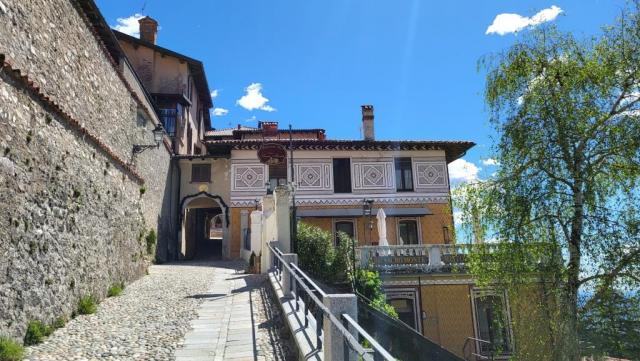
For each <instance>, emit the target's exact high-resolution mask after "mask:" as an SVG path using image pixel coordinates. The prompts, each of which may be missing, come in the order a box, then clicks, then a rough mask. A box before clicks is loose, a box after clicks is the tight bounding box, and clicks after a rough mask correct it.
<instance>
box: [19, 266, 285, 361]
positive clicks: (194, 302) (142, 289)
mask: <svg viewBox="0 0 640 361" xmlns="http://www.w3.org/2000/svg"><path fill="white" fill-rule="evenodd" d="M243 268H244V265H243V264H242V263H239V262H199V263H195V262H189V263H179V264H172V265H153V266H151V267H150V268H149V275H147V276H145V277H142V278H141V279H139V280H137V281H135V282H133V283H132V284H130V285H128V286H127V288H126V289H125V291H124V293H123V294H122V295H120V296H118V297H112V298H107V299H105V300H104V301H103V302H102V303H100V305H99V306H98V311H97V312H96V313H95V314H93V315H82V316H78V317H76V318H75V319H73V320H71V321H70V322H69V323H68V324H67V325H66V326H65V327H63V328H61V329H59V330H57V331H55V332H54V333H53V334H52V335H51V336H49V337H48V338H46V339H45V341H44V342H43V343H42V344H39V345H36V346H32V347H29V348H27V358H26V359H27V360H30V361H37V360H43V361H44V360H87V361H89V360H175V359H176V353H178V355H180V353H182V355H183V356H179V357H178V359H179V360H189V361H191V360H227V359H228V360H236V359H237V360H244V359H251V360H254V359H256V360H289V359H292V357H291V356H290V355H291V354H292V351H291V348H290V346H289V345H288V334H287V332H286V331H285V330H284V328H283V327H284V326H283V325H282V322H281V317H280V314H279V311H278V309H277V307H275V306H273V307H272V304H273V299H272V298H271V297H274V296H273V294H272V291H271V290H270V288H269V287H268V283H266V282H265V279H264V276H262V275H245V274H244V273H243V271H242V269H243ZM225 300H231V301H230V302H231V303H229V302H227V303H229V304H230V305H232V306H233V310H234V311H233V312H234V313H231V314H230V313H227V314H225V313H224V312H225V309H224V307H223V308H222V309H219V313H216V312H218V311H213V313H212V312H210V311H209V312H208V311H206V310H205V311H202V309H203V308H204V307H205V305H207V304H209V303H212V302H221V301H222V302H225ZM203 312H204V313H205V314H206V315H207V316H208V318H209V319H213V320H217V321H216V322H215V323H210V322H205V323H206V325H204V327H206V331H207V334H206V336H207V338H206V340H205V341H206V342H205V343H204V344H202V343H201V342H203V341H201V340H200V341H199V340H196V341H195V342H197V343H196V344H195V346H197V347H196V353H193V352H192V351H190V350H191V349H192V348H193V347H194V344H193V341H190V340H191V339H192V337H191V336H189V335H192V334H193V333H194V332H195V331H198V330H199V329H202V326H203V325H202V322H201V318H202V313H203ZM238 312H242V313H244V314H246V315H249V316H248V317H242V319H241V320H240V322H238V320H234V319H233V315H234V314H238ZM230 315H231V316H232V317H229V316H230ZM198 322H200V324H198ZM242 323H245V324H246V327H247V329H248V330H249V332H248V333H247V332H244V334H245V335H250V336H251V340H250V341H247V342H243V343H242V347H243V348H242V349H241V351H243V352H235V351H236V350H238V349H237V348H233V347H235V346H233V345H234V343H231V344H229V342H228V341H227V339H226V338H227V337H231V336H232V335H233V334H232V332H231V333H230V334H231V336H228V329H229V327H230V325H233V326H231V327H232V328H238V327H241V328H242V327H244V326H238V325H242ZM194 327H195V329H194ZM252 329H253V332H251V330H252ZM185 335H188V336H189V337H187V338H186V339H185ZM232 341H233V340H232ZM185 342H186V344H185ZM198 342H200V343H198ZM207 345H213V346H212V347H210V348H209V349H213V350H214V351H215V350H217V353H215V352H207V353H203V352H198V350H200V351H202V346H207ZM229 346H231V348H229ZM176 350H178V351H176ZM230 351H232V352H230ZM190 352H191V353H190ZM234 353H236V355H234Z"/></svg>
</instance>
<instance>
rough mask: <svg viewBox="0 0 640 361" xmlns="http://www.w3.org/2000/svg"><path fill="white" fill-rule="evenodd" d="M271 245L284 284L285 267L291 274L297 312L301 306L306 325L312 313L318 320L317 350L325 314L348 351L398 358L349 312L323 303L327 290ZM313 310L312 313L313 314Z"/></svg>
mask: <svg viewBox="0 0 640 361" xmlns="http://www.w3.org/2000/svg"><path fill="white" fill-rule="evenodd" d="M269 249H270V250H271V253H272V254H273V266H274V270H275V273H276V277H277V278H278V280H279V281H280V282H281V284H282V278H283V277H285V276H284V270H285V269H286V270H287V271H288V274H289V276H290V277H291V278H290V282H291V283H290V284H291V288H292V293H293V294H294V295H295V300H296V302H295V304H296V312H300V308H301V307H303V308H304V309H303V310H302V311H303V312H304V327H305V328H307V327H309V319H310V317H313V319H314V321H315V324H316V330H315V333H316V336H317V337H316V340H315V341H316V345H315V346H316V350H321V349H322V345H323V342H324V341H323V337H324V334H323V323H324V320H325V318H326V319H328V320H329V322H331V324H332V325H333V326H334V327H335V328H336V329H338V331H339V332H340V335H341V337H342V339H343V345H344V352H345V355H347V354H349V352H350V350H351V351H353V352H355V353H356V354H357V355H358V356H359V357H361V358H362V359H363V360H365V361H381V360H389V361H391V360H395V358H394V357H393V356H391V354H389V352H387V351H386V350H385V349H384V348H383V347H382V346H380V345H379V344H378V343H377V342H376V340H375V339H374V338H373V337H372V336H371V335H369V334H368V333H367V332H366V331H365V330H364V329H363V328H362V327H361V326H360V325H358V323H357V322H356V321H355V320H354V319H353V318H351V317H350V316H349V315H348V314H346V313H345V314H341V315H334V314H332V313H331V311H330V310H329V309H328V308H327V307H326V306H325V305H324V303H323V302H322V298H324V297H327V294H326V293H325V292H324V291H323V290H322V289H321V288H320V287H318V285H316V284H315V282H313V280H312V279H311V278H310V277H309V276H307V275H306V274H305V273H304V272H303V271H302V270H301V269H300V268H299V267H298V266H297V265H295V264H294V263H289V262H286V261H285V260H284V255H283V253H282V252H281V251H280V250H279V249H278V248H277V247H275V246H274V245H272V244H269ZM310 314H311V315H310ZM348 327H352V328H353V329H354V330H355V331H356V333H357V335H358V336H357V337H356V336H354V335H353V334H351V332H349V330H348ZM360 338H362V339H363V340H366V341H367V342H368V344H369V345H371V347H370V348H366V347H364V346H362V345H361V344H360V342H359V341H360Z"/></svg>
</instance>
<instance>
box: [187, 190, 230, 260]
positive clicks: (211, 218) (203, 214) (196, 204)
mask: <svg viewBox="0 0 640 361" xmlns="http://www.w3.org/2000/svg"><path fill="white" fill-rule="evenodd" d="M180 203H181V213H180V217H181V222H180V223H181V231H180V237H179V242H180V244H179V249H180V255H179V258H180V259H216V258H223V257H225V249H227V248H228V247H226V245H227V239H228V226H229V222H228V217H229V215H228V207H227V205H226V204H225V202H224V201H223V200H222V198H221V197H220V196H216V195H212V194H209V193H207V192H200V193H197V194H192V195H189V196H186V197H184V198H183V199H182V201H181V202H180Z"/></svg>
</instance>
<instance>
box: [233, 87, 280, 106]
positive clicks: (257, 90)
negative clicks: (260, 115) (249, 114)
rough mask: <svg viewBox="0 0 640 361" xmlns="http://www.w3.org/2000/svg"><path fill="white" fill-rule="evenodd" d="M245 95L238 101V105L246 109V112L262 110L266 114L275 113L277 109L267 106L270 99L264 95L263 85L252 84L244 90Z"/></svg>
mask: <svg viewBox="0 0 640 361" xmlns="http://www.w3.org/2000/svg"><path fill="white" fill-rule="evenodd" d="M244 91H245V94H244V95H243V96H242V98H240V99H238V101H237V102H236V104H237V105H239V106H241V107H243V108H245V109H246V110H255V109H260V110H264V111H265V112H274V111H275V110H276V109H275V108H274V107H272V106H270V105H267V103H268V102H269V99H267V98H265V97H264V95H262V84H260V83H251V84H250V85H249V86H248V87H246V88H245V89H244Z"/></svg>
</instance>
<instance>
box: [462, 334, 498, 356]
mask: <svg viewBox="0 0 640 361" xmlns="http://www.w3.org/2000/svg"><path fill="white" fill-rule="evenodd" d="M469 341H473V343H475V344H476V345H477V343H486V344H489V345H491V342H489V341H487V340H481V339H479V338H475V337H467V338H466V339H465V340H464V344H463V345H462V353H463V354H464V355H465V356H464V358H465V360H466V359H467V353H466V350H467V345H469ZM474 350H475V345H474ZM471 356H475V357H476V360H478V359H480V360H493V354H492V355H491V357H489V356H485V355H483V354H480V353H476V352H471ZM468 361H473V360H468Z"/></svg>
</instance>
